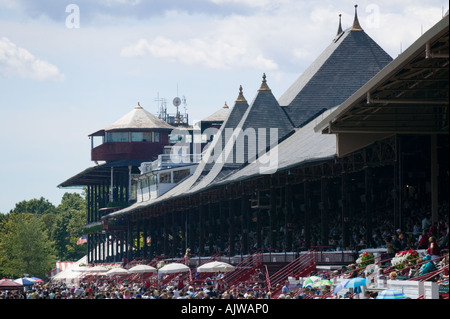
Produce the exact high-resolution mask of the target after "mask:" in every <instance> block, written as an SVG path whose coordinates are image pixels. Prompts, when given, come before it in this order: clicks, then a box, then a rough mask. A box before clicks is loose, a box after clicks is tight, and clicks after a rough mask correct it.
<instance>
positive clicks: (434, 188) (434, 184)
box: [430, 134, 439, 224]
mask: <svg viewBox="0 0 450 319" xmlns="http://www.w3.org/2000/svg"><path fill="white" fill-rule="evenodd" d="M430 139H431V141H430V152H431V154H430V162H431V174H430V176H431V181H430V184H431V223H432V224H435V223H436V224H437V222H438V221H439V215H438V209H439V202H438V191H439V189H438V156H437V135H436V134H432V135H430Z"/></svg>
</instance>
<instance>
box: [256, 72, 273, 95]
mask: <svg viewBox="0 0 450 319" xmlns="http://www.w3.org/2000/svg"><path fill="white" fill-rule="evenodd" d="M262 78H263V80H262V83H261V87H260V88H259V90H258V91H270V88H269V86H268V85H267V81H266V74H265V73H263V77H262Z"/></svg>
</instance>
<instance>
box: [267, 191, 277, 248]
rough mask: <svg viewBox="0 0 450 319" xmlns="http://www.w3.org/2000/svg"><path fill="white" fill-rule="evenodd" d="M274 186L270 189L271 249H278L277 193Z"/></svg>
mask: <svg viewBox="0 0 450 319" xmlns="http://www.w3.org/2000/svg"><path fill="white" fill-rule="evenodd" d="M276 191H277V190H276V189H275V188H274V187H273V186H272V187H271V188H270V210H269V224H270V226H269V228H270V229H269V231H270V235H269V236H270V248H272V249H278V247H277V235H278V230H277V193H276Z"/></svg>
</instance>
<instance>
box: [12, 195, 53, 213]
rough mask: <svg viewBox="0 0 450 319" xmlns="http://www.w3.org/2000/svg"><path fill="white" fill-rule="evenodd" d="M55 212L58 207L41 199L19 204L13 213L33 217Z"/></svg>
mask: <svg viewBox="0 0 450 319" xmlns="http://www.w3.org/2000/svg"><path fill="white" fill-rule="evenodd" d="M55 211H56V207H55V206H54V205H53V204H52V203H50V202H49V201H48V200H47V199H45V198H44V197H41V198H39V199H36V198H34V199H31V200H24V201H21V202H19V203H17V204H16V206H15V207H14V209H13V211H12V212H14V213H17V214H20V213H27V214H33V215H44V214H49V213H55Z"/></svg>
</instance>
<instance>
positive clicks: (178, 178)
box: [173, 169, 190, 183]
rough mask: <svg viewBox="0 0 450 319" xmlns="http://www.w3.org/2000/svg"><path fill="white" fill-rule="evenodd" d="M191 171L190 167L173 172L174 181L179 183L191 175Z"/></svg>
mask: <svg viewBox="0 0 450 319" xmlns="http://www.w3.org/2000/svg"><path fill="white" fill-rule="evenodd" d="M189 172H190V171H189V170H188V169H183V170H179V171H174V172H173V182H174V183H178V182H179V181H181V180H182V179H183V178H185V177H186V176H189Z"/></svg>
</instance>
